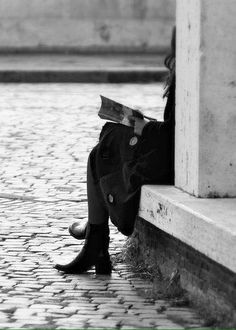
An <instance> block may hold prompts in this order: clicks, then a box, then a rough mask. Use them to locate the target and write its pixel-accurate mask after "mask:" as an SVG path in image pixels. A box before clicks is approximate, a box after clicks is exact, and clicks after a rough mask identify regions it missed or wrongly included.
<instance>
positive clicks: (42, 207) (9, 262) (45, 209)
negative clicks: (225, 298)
mask: <svg viewBox="0 0 236 330" xmlns="http://www.w3.org/2000/svg"><path fill="white" fill-rule="evenodd" d="M100 94H102V95H105V96H107V97H110V98H113V99H115V100H117V101H120V102H123V103H125V104H126V105H130V106H133V107H137V108H140V109H142V110H144V112H145V113H146V114H147V115H150V116H155V117H156V118H159V119H161V118H162V109H163V106H164V101H163V99H162V85H157V84H149V85H148V84H147V85H142V84H137V85H135V84H125V85H122V84H120V85H119V84H112V85H106V84H1V85H0V95H1V98H0V112H1V122H0V126H1V127H0V157H1V167H0V174H1V175H0V185H1V189H0V217H1V235H0V245H1V255H0V259H1V268H0V288H1V295H0V328H8V329H9V328H41V329H46V328H58V329H59V328H61V329H62V328H64V329H65V328H123V329H124V328H126V329H128V328H158V329H159V328H160V329H167V328H169V329H175V328H179V329H180V328H191V327H200V326H201V324H202V321H201V320H200V319H199V318H198V317H197V315H196V314H195V312H194V311H193V310H192V309H191V308H186V307H173V306H172V305H171V304H170V302H169V301H165V300H154V299H153V298H147V297H145V296H144V295H143V292H145V290H148V289H150V288H151V287H152V285H151V283H150V282H149V281H148V280H145V279H142V278H141V277H138V276H137V274H134V273H133V272H132V270H131V269H130V267H129V266H128V265H126V264H124V263H123V262H119V261H116V262H114V265H113V266H114V269H113V273H112V276H96V275H95V273H94V271H93V270H91V271H90V272H89V273H87V274H83V275H64V274H62V273H60V272H58V271H57V270H55V269H54V268H53V265H54V264H55V262H58V261H60V262H61V263H64V262H67V261H69V260H71V259H72V258H73V257H74V256H75V255H76V254H77V253H78V251H79V250H80V248H81V244H83V242H81V243H80V242H79V241H76V240H75V239H73V238H71V237H70V235H69V233H68V230H67V228H68V225H70V224H71V223H72V222H74V221H76V219H84V221H86V215H87V204H86V165H87V164H86V163H87V156H88V153H89V151H90V150H91V148H92V146H93V145H94V144H95V143H96V141H97V140H98V135H99V131H100V129H101V127H102V125H103V124H104V121H102V120H101V119H99V118H98V116H97V112H98V110H99V107H100V98H99V95H100ZM125 241H126V237H124V236H123V235H121V234H119V233H118V232H117V230H116V229H115V228H114V227H113V226H111V248H110V252H111V254H112V256H113V259H114V260H119V259H118V258H117V259H116V258H115V256H116V255H117V254H119V253H121V251H122V247H123V245H124V243H125Z"/></svg>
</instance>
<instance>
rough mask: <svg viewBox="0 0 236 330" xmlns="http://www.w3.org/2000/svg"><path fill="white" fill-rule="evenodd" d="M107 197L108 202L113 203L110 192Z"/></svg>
mask: <svg viewBox="0 0 236 330" xmlns="http://www.w3.org/2000/svg"><path fill="white" fill-rule="evenodd" d="M107 199H108V202H109V203H111V204H112V203H114V197H113V196H112V195H111V194H109V195H108V196H107Z"/></svg>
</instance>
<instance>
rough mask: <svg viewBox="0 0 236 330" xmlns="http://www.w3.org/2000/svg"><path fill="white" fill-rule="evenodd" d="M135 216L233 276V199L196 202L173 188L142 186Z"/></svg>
mask: <svg viewBox="0 0 236 330" xmlns="http://www.w3.org/2000/svg"><path fill="white" fill-rule="evenodd" d="M139 216H140V217H141V218H143V219H145V220H147V221H148V222H150V223H151V224H153V225H154V226H156V227H158V228H159V229H161V230H163V231H164V232H167V233H168V234H170V235H172V236H174V237H175V238H177V239H179V240H180V241H182V242H184V243H186V244H187V245H189V246H191V247H192V248H194V249H195V250H197V251H199V252H201V253H203V254H204V255H206V256H207V257H209V258H210V259H212V260H214V261H215V262H217V263H218V264H220V265H222V266H224V267H226V268H228V269H229V270H231V271H232V272H236V221H235V220H236V198H216V199H204V198H196V197H194V196H191V195H189V194H187V193H185V192H183V191H181V190H179V189H177V188H175V187H173V186H150V185H149V186H143V187H142V194H141V201H140V212H139Z"/></svg>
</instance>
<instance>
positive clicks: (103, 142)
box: [91, 90, 175, 235]
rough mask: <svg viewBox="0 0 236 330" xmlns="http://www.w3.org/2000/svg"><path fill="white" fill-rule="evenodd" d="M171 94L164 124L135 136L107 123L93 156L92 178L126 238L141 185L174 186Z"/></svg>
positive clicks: (150, 125)
mask: <svg viewBox="0 0 236 330" xmlns="http://www.w3.org/2000/svg"><path fill="white" fill-rule="evenodd" d="M171 93H172V97H170V96H171V95H170V96H169V97H168V100H167V104H166V107H165V111H164V121H163V122H160V121H157V122H149V123H148V124H147V125H145V127H144V130H143V133H142V136H136V137H135V135H134V131H133V128H130V127H127V126H124V125H120V124H116V123H110V122H109V123H106V124H105V125H104V127H103V129H102V131H101V134H100V138H99V143H98V144H97V146H96V147H95V148H94V149H93V152H92V153H91V157H92V162H91V163H92V174H93V177H94V179H95V181H96V182H97V184H99V186H100V188H101V192H102V194H103V198H104V199H105V202H106V205H107V207H108V211H109V216H110V219H111V221H112V222H113V223H114V224H115V225H116V226H117V228H118V229H119V230H120V231H121V232H122V233H123V234H124V235H130V234H131V233H132V232H133V228H134V222H135V218H136V216H137V213H138V207H139V199H140V191H141V186H142V185H143V184H173V183H174V126H175V102H174V97H173V94H174V90H172V91H170V94H171ZM134 137H135V138H134ZM136 141H137V143H136V144H135V142H136Z"/></svg>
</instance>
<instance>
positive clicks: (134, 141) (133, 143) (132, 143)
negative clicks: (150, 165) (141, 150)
mask: <svg viewBox="0 0 236 330" xmlns="http://www.w3.org/2000/svg"><path fill="white" fill-rule="evenodd" d="M137 142H138V138H137V136H133V137H132V138H131V139H130V140H129V145H130V146H135V144H136V143H137Z"/></svg>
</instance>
